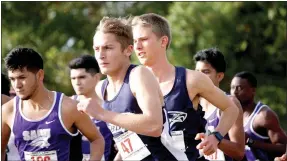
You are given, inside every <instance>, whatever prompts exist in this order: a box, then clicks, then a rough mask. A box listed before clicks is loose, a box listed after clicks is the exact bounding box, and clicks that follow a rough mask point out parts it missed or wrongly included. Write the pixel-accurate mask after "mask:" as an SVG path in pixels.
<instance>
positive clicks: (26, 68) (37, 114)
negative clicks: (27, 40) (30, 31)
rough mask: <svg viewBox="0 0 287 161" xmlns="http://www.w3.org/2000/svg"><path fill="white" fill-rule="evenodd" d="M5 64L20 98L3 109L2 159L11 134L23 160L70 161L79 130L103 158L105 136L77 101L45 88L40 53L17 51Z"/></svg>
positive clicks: (28, 50)
mask: <svg viewBox="0 0 287 161" xmlns="http://www.w3.org/2000/svg"><path fill="white" fill-rule="evenodd" d="M5 65H6V68H7V70H8V76H9V78H10V80H11V84H12V87H13V88H14V90H15V92H16V94H17V96H16V97H15V99H12V100H11V101H9V102H8V103H6V104H5V105H3V108H2V114H3V115H2V116H3V117H2V144H1V150H2V151H1V152H2V160H4V156H5V149H6V146H7V142H8V140H9V137H10V134H11V133H12V134H14V136H15V145H16V147H17V149H18V152H19V155H20V158H21V160H23V161H24V160H32V161H34V160H35V161H38V160H43V161H49V160H51V161H52V160H53V161H54V160H59V161H69V153H70V140H71V138H72V136H74V135H75V134H77V131H78V130H79V131H80V132H81V133H83V134H84V135H85V136H86V137H87V138H88V139H89V141H90V142H91V147H92V148H93V149H94V150H93V155H92V158H93V159H94V160H99V159H100V158H101V156H102V155H103V149H104V141H103V137H102V135H101V134H100V133H99V131H98V130H97V128H96V126H95V125H94V124H93V122H92V121H91V119H90V118H89V116H88V115H86V114H84V113H80V112H78V110H77V107H76V105H77V102H76V101H74V100H72V99H70V98H69V97H66V96H64V94H62V93H60V92H53V91H49V90H48V89H46V88H45V86H44V84H43V80H44V70H43V59H42V58H41V56H40V54H38V53H37V52H36V51H34V50H33V49H29V48H15V49H13V50H12V51H11V52H10V53H9V54H8V55H7V56H6V58H5ZM71 116H72V117H71Z"/></svg>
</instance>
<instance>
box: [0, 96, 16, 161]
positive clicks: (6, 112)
mask: <svg viewBox="0 0 287 161" xmlns="http://www.w3.org/2000/svg"><path fill="white" fill-rule="evenodd" d="M12 113H13V101H9V102H8V103H6V104H4V105H3V106H2V120H1V123H2V132H1V156H2V157H1V160H2V161H4V160H5V157H6V148H7V144H8V141H9V138H10V134H11V129H10V126H9V124H10V120H9V118H11V116H12V115H11V114H12Z"/></svg>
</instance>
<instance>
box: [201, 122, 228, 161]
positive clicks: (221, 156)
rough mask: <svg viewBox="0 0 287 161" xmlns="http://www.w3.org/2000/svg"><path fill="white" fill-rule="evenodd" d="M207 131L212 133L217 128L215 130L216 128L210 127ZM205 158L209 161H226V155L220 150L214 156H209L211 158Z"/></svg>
mask: <svg viewBox="0 0 287 161" xmlns="http://www.w3.org/2000/svg"><path fill="white" fill-rule="evenodd" d="M207 129H208V130H209V131H210V132H213V131H214V129H215V128H214V126H208V127H207ZM204 158H205V159H208V160H220V161H225V156H224V153H223V152H222V151H221V150H220V149H217V150H216V151H215V152H214V153H213V154H211V155H209V156H206V155H204Z"/></svg>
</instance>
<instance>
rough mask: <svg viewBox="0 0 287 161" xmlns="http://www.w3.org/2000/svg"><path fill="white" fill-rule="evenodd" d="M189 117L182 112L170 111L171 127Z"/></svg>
mask: <svg viewBox="0 0 287 161" xmlns="http://www.w3.org/2000/svg"><path fill="white" fill-rule="evenodd" d="M186 117H187V113H185V112H181V111H168V118H169V119H168V120H169V123H170V127H172V126H173V125H174V124H175V123H177V122H183V121H184V120H185V119H186Z"/></svg>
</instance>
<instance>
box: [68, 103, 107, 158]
mask: <svg viewBox="0 0 287 161" xmlns="http://www.w3.org/2000/svg"><path fill="white" fill-rule="evenodd" d="M70 101H73V102H71V103H70V105H69V108H70V109H71V111H70V115H69V116H71V115H72V116H73V117H72V118H73V119H74V120H73V121H74V124H75V126H76V127H77V129H78V130H79V131H80V132H81V133H82V134H83V135H84V136H85V137H86V138H87V139H88V140H89V141H90V149H91V150H90V152H91V154H90V159H91V160H101V158H102V156H103V154H104V147H105V145H104V143H105V142H104V138H103V136H102V134H101V133H100V132H99V130H98V129H97V127H96V125H95V124H94V123H93V121H92V120H91V119H90V117H89V116H88V115H86V114H85V113H81V112H79V111H78V110H77V107H76V106H77V101H74V100H70Z"/></svg>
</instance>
